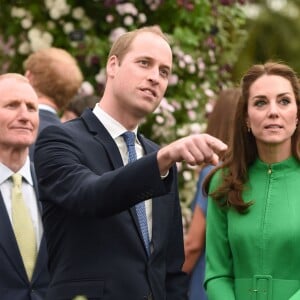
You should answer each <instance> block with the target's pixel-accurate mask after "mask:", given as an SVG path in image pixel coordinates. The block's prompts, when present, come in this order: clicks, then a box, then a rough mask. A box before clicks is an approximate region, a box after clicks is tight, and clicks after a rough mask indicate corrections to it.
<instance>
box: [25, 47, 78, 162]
mask: <svg viewBox="0 0 300 300" xmlns="http://www.w3.org/2000/svg"><path fill="white" fill-rule="evenodd" d="M24 68H25V76H26V77H27V78H28V80H29V81H30V83H31V85H32V86H33V88H34V90H35V92H36V93H37V95H38V101H39V118H40V125H39V131H38V132H39V133H40V132H41V131H42V130H43V129H44V128H46V127H47V126H49V125H55V124H60V119H59V116H58V114H59V113H60V112H62V111H63V110H64V108H65V107H66V106H67V105H68V103H69V102H70V101H71V99H72V98H73V97H74V96H75V94H76V93H77V92H78V90H79V88H80V86H81V84H82V80H83V76H82V73H81V70H80V68H79V66H78V64H77V62H76V60H75V58H74V57H73V56H72V55H71V54H70V53H68V52H67V51H66V50H64V49H60V48H55V47H50V48H46V49H41V50H39V51H36V52H34V53H32V54H30V55H29V57H28V58H27V59H26V60H25V62H24ZM33 152H34V144H33V145H32V146H31V147H30V157H31V159H32V160H33Z"/></svg>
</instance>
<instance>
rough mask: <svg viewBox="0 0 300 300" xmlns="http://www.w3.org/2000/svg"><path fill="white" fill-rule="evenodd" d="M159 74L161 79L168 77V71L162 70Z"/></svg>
mask: <svg viewBox="0 0 300 300" xmlns="http://www.w3.org/2000/svg"><path fill="white" fill-rule="evenodd" d="M160 74H161V75H162V76H163V77H168V76H169V71H168V70H165V69H162V70H160Z"/></svg>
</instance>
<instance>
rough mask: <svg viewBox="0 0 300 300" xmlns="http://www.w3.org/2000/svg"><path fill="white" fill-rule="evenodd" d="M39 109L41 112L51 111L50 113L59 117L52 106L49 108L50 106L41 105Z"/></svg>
mask: <svg viewBox="0 0 300 300" xmlns="http://www.w3.org/2000/svg"><path fill="white" fill-rule="evenodd" d="M38 107H39V109H41V110H47V111H50V112H52V113H53V114H55V115H57V112H56V110H55V109H54V108H53V107H51V106H49V105H47V104H39V105H38Z"/></svg>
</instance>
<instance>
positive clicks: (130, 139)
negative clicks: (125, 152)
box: [122, 131, 135, 146]
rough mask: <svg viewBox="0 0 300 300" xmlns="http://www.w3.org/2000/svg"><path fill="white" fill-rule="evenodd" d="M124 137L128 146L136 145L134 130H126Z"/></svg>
mask: <svg viewBox="0 0 300 300" xmlns="http://www.w3.org/2000/svg"><path fill="white" fill-rule="evenodd" d="M122 135H123V138H124V140H125V143H126V145H127V146H134V145H135V133H134V132H132V131H126V132H124V133H123V134H122Z"/></svg>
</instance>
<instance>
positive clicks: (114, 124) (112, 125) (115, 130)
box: [93, 103, 152, 241]
mask: <svg viewBox="0 0 300 300" xmlns="http://www.w3.org/2000/svg"><path fill="white" fill-rule="evenodd" d="M93 112H94V114H95V115H96V117H97V118H98V119H99V120H100V122H101V123H102V124H103V125H104V127H105V128H106V130H107V131H108V132H109V134H110V135H111V137H112V138H113V139H114V141H115V142H116V144H117V146H118V148H119V151H120V153H121V156H122V160H123V163H124V165H126V164H127V163H128V149H127V146H126V143H125V141H124V138H123V137H122V134H123V133H124V132H126V131H127V129H126V128H125V127H124V126H123V125H122V124H120V123H119V122H118V121H116V120H115V119H113V118H112V117H111V116H110V115H109V114H107V113H106V112H105V111H104V110H103V109H102V108H101V107H100V106H99V105H98V103H97V104H96V105H95V108H94V109H93ZM133 132H134V133H135V136H136V137H137V128H135V129H134V130H133ZM135 149H136V154H137V159H139V158H141V157H142V156H143V155H144V150H143V147H142V145H141V143H140V142H139V140H138V139H137V138H136V139H135ZM145 208H146V216H147V223H148V230H149V239H150V241H151V239H152V199H148V200H146V201H145Z"/></svg>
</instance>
